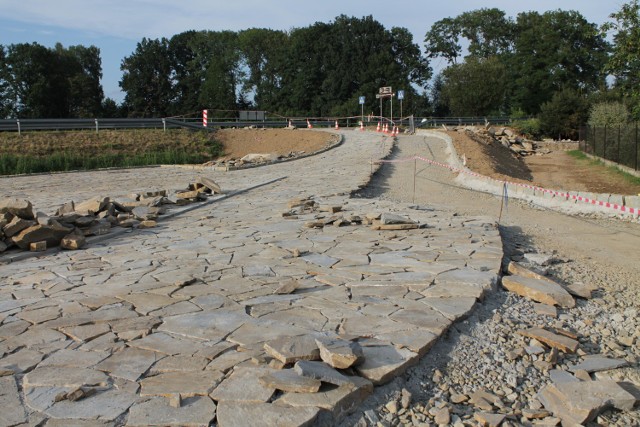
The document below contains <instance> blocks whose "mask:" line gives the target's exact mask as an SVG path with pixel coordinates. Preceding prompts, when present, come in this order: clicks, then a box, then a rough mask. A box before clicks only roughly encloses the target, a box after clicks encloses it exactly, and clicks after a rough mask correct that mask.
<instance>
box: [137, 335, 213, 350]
mask: <svg viewBox="0 0 640 427" xmlns="http://www.w3.org/2000/svg"><path fill="white" fill-rule="evenodd" d="M128 345H129V346H130V347H136V348H141V349H144V350H151V351H155V352H158V353H162V354H166V355H169V356H173V355H176V354H183V355H187V356H191V355H193V354H194V353H195V352H197V351H198V350H202V349H203V348H204V345H203V344H202V343H201V342H200V341H197V340H195V339H189V338H183V337H176V336H173V335H169V334H166V333H163V332H155V333H152V334H149V335H147V336H146V337H144V338H141V339H137V340H133V341H129V342H128Z"/></svg>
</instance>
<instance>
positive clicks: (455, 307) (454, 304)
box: [420, 297, 476, 321]
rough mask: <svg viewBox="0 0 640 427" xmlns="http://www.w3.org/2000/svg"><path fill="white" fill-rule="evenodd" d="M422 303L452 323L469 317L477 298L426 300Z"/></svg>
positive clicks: (422, 300)
mask: <svg viewBox="0 0 640 427" xmlns="http://www.w3.org/2000/svg"><path fill="white" fill-rule="evenodd" d="M420 302H421V303H424V304H427V305H428V306H429V307H431V308H433V309H435V310H436V311H438V312H440V313H442V315H443V316H445V317H446V318H447V319H449V320H451V321H456V320H462V319H465V318H467V317H468V316H469V314H470V313H471V312H472V311H473V308H474V307H475V305H476V298H475V297H452V298H424V299H421V300H420Z"/></svg>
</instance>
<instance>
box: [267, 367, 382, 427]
mask: <svg viewBox="0 0 640 427" xmlns="http://www.w3.org/2000/svg"><path fill="white" fill-rule="evenodd" d="M372 392H373V384H371V382H370V381H367V380H366V379H364V378H360V377H354V378H353V384H351V385H343V386H336V385H325V386H323V387H322V388H321V389H320V391H319V392H317V393H285V394H284V395H283V396H282V397H281V398H279V399H278V400H276V401H275V402H274V404H275V405H283V406H284V405H287V406H293V407H294V408H301V407H302V408H304V407H306V408H322V409H324V410H326V411H329V412H330V413H331V414H332V415H333V419H334V421H338V420H340V418H342V417H343V416H344V415H345V414H347V413H349V412H351V411H353V410H354V409H355V408H357V407H358V406H359V405H360V404H361V403H362V402H363V401H364V400H365V399H366V398H367V397H369V395H371V393H372Z"/></svg>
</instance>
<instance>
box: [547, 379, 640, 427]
mask: <svg viewBox="0 0 640 427" xmlns="http://www.w3.org/2000/svg"><path fill="white" fill-rule="evenodd" d="M538 400H540V402H542V404H543V405H544V407H545V408H547V409H548V410H549V411H550V412H552V413H553V415H554V416H556V417H559V418H561V419H562V422H563V425H565V424H566V425H576V424H580V425H581V424H585V423H587V422H589V421H593V420H594V419H595V418H596V417H597V416H598V414H599V413H600V412H602V411H603V410H605V409H607V408H610V407H614V408H616V409H620V410H626V411H628V410H631V409H633V407H634V406H635V404H636V403H637V399H636V397H635V396H633V395H632V394H631V393H629V392H628V391H626V390H625V389H624V388H622V387H621V386H620V385H619V384H618V383H616V382H615V381H580V382H562V383H555V384H549V385H547V386H545V387H544V388H543V389H542V390H541V391H540V393H538Z"/></svg>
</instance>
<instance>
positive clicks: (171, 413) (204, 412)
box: [126, 396, 216, 427]
mask: <svg viewBox="0 0 640 427" xmlns="http://www.w3.org/2000/svg"><path fill="white" fill-rule="evenodd" d="M215 413H216V404H215V403H213V401H212V400H211V399H210V398H208V397H206V396H197V397H191V398H187V399H184V400H183V401H182V404H181V406H180V407H179V408H174V407H172V406H169V405H168V404H167V401H166V399H164V398H161V397H157V398H153V399H150V400H147V401H144V402H140V403H136V404H135V405H133V406H132V407H131V409H129V417H128V418H127V424H126V425H127V426H131V427H146V426H176V427H182V426H184V427H200V426H207V425H209V424H210V423H211V421H212V420H213V418H214V417H215Z"/></svg>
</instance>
